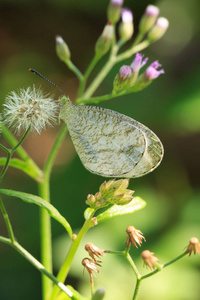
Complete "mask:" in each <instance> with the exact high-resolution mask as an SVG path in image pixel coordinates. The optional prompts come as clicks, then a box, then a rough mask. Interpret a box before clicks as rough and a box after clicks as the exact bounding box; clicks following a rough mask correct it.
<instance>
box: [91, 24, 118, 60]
mask: <svg viewBox="0 0 200 300" xmlns="http://www.w3.org/2000/svg"><path fill="white" fill-rule="evenodd" d="M113 33H114V27H113V26H112V25H111V24H110V23H108V24H107V25H106V26H105V27H104V30H103V32H102V34H101V36H100V37H99V38H98V40H97V42H96V45H95V52H96V55H99V56H103V55H104V54H106V53H107V52H108V50H109V49H110V47H111V43H112V38H113Z"/></svg>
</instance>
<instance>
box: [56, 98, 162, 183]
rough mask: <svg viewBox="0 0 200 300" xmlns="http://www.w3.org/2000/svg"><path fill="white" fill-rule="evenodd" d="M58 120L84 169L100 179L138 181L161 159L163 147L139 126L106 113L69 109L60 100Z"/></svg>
mask: <svg viewBox="0 0 200 300" xmlns="http://www.w3.org/2000/svg"><path fill="white" fill-rule="evenodd" d="M60 102H61V104H62V105H61V110H60V115H59V117H60V119H62V120H64V122H65V123H66V124H67V127H68V130H69V133H70V136H71V138H72V141H73V144H74V146H75V149H76V151H77V153H78V155H79V157H80V159H81V161H82V163H83V165H84V166H85V168H86V169H88V170H89V171H90V172H92V173H95V174H98V175H101V176H104V177H125V178H132V177H139V176H142V175H145V174H147V173H149V172H151V171H153V170H154V169H155V168H156V167H157V166H158V165H159V164H160V162H161V160H162V158H163V153H164V149H163V145H162V143H161V141H160V140H159V138H158V137H157V136H156V134H155V133H154V132H152V131H151V130H150V129H149V128H147V127H146V126H144V125H143V124H141V123H139V122H137V121H135V120H134V119H132V118H130V117H127V116H125V115H123V114H121V113H118V112H115V111H113V110H110V109H105V108H101V107H96V106H88V105H73V104H72V103H71V101H70V100H69V99H68V98H67V97H66V96H63V97H61V99H60Z"/></svg>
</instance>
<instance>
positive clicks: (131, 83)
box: [113, 53, 164, 93]
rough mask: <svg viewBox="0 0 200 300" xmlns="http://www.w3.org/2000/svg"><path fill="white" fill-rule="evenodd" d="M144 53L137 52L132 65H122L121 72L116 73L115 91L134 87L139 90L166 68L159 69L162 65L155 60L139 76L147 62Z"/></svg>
mask: <svg viewBox="0 0 200 300" xmlns="http://www.w3.org/2000/svg"><path fill="white" fill-rule="evenodd" d="M143 57H144V55H142V54H141V53H136V55H135V58H134V60H133V62H132V64H131V65H130V66H126V65H124V66H122V67H121V68H120V70H119V73H118V74H117V75H116V77H115V79H114V82H113V93H116V92H119V91H123V90H127V89H129V88H132V87H133V88H134V91H139V90H142V89H143V88H145V87H146V86H148V85H149V84H150V83H151V82H152V80H154V79H156V78H157V77H158V76H159V75H160V74H163V73H164V70H163V69H161V70H158V68H159V67H161V65H160V64H159V63H158V61H154V62H153V63H151V65H150V66H149V67H148V68H147V69H146V71H145V72H144V73H143V74H142V75H141V76H140V77H138V76H139V71H140V69H141V68H142V67H143V66H144V65H145V64H146V63H147V61H148V58H145V59H143Z"/></svg>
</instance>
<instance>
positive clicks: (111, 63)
mask: <svg viewBox="0 0 200 300" xmlns="http://www.w3.org/2000/svg"><path fill="white" fill-rule="evenodd" d="M149 45H150V42H149V41H147V40H145V41H143V42H141V43H140V44H138V45H135V46H134V47H132V48H131V49H129V50H127V51H125V52H123V53H122V54H119V55H117V56H116V54H117V51H118V46H117V45H116V46H115V47H114V48H113V52H112V53H111V56H110V58H109V60H108V61H107V63H106V64H105V65H104V67H103V68H102V70H101V71H100V72H99V74H98V75H97V76H96V78H95V79H94V80H93V82H92V83H91V85H90V86H89V88H88V89H87V90H86V92H85V93H84V94H83V97H82V98H85V99H87V98H90V97H91V96H92V95H93V93H94V92H95V91H96V89H97V88H98V86H99V85H100V84H101V82H102V81H103V80H104V78H105V77H106V76H107V74H108V72H109V71H110V70H111V69H112V67H113V66H114V65H115V64H116V63H118V62H120V61H122V60H124V59H127V58H130V57H131V56H132V55H133V54H135V53H136V52H139V51H141V50H143V49H145V48H147V47H148V46H149Z"/></svg>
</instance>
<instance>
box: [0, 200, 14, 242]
mask: <svg viewBox="0 0 200 300" xmlns="http://www.w3.org/2000/svg"><path fill="white" fill-rule="evenodd" d="M0 209H1V211H2V214H3V217H4V220H5V223H6V227H7V230H8V235H9V237H10V240H11V242H12V243H14V241H15V237H14V233H13V229H12V225H11V223H10V219H9V216H8V214H7V211H6V209H5V206H4V204H3V201H2V199H1V197H0Z"/></svg>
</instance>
